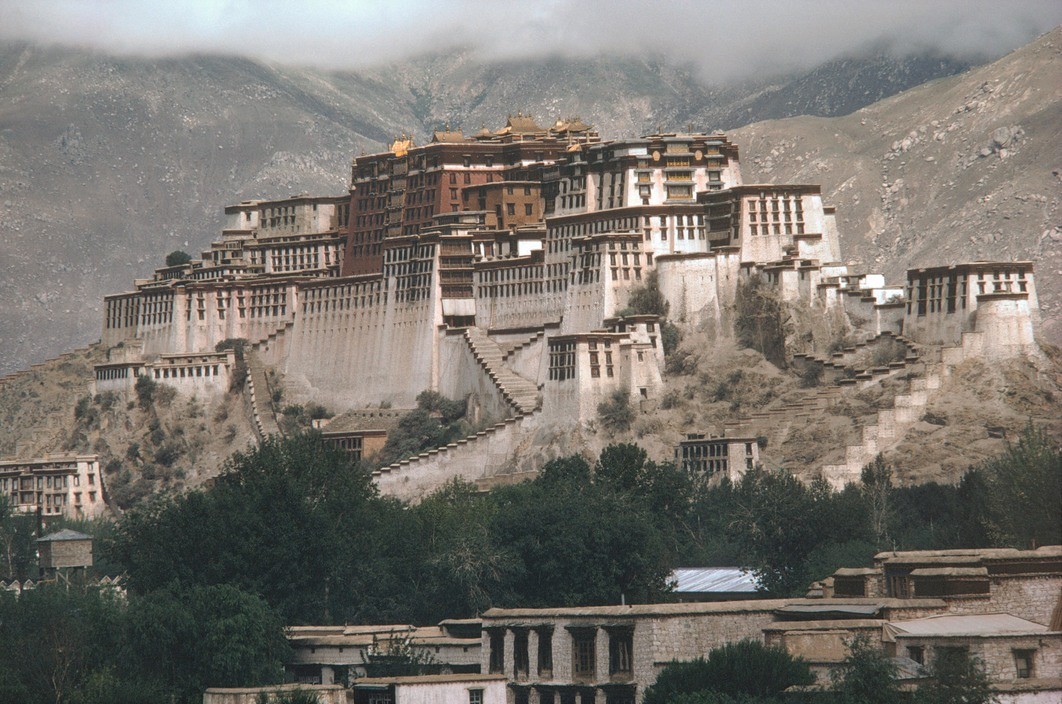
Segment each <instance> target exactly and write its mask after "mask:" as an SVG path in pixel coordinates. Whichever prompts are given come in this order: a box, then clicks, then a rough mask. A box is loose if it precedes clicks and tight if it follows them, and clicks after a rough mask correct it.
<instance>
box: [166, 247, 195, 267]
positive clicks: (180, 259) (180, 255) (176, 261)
mask: <svg viewBox="0 0 1062 704" xmlns="http://www.w3.org/2000/svg"><path fill="white" fill-rule="evenodd" d="M190 261H192V255H191V254H189V253H188V252H184V251H182V250H180V249H175V250H174V251H172V252H170V253H169V254H167V255H166V266H182V265H184V264H187V263H188V262H190Z"/></svg>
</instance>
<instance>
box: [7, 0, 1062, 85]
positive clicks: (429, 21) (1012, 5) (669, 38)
mask: <svg viewBox="0 0 1062 704" xmlns="http://www.w3.org/2000/svg"><path fill="white" fill-rule="evenodd" d="M1060 22H1062V0H674V1H673V2H660V1H655V0H634V1H632V0H504V1H503V0H345V1H344V0H0V40H3V39H9V40H10V39H15V40H29V41H34V42H43V43H56V44H63V45H72V46H80V47H94V48H98V49H101V50H104V51H107V52H114V53H133V54H149V55H174V54H182V53H188V52H209V53H225V54H241V55H245V56H251V57H254V58H261V59H267V60H272V61H278V62H281V63H286V64H309V65H316V66H322V67H327V68H357V67H360V66H366V65H372V64H378V63H381V62H385V61H389V60H393V59H399V58H403V57H405V56H408V55H411V54H415V53H423V52H425V51H431V50H437V49H449V48H454V47H457V46H470V47H475V48H476V49H478V50H480V51H481V52H482V53H483V54H484V55H485V56H488V57H491V58H523V57H527V56H545V55H549V54H558V53H560V54H565V55H569V56H572V55H574V56H589V55H596V54H599V53H633V52H641V53H645V52H656V53H662V54H665V55H667V56H669V57H670V58H672V59H676V60H679V61H684V62H691V63H693V64H694V65H695V66H697V67H699V68H700V69H701V73H702V75H703V77H704V78H706V79H709V80H712V79H716V80H722V79H727V78H734V77H741V76H743V75H746V74H748V73H751V72H757V71H775V70H790V69H799V68H806V67H808V66H812V65H815V64H818V63H820V62H822V61H824V60H827V59H831V58H835V57H838V56H843V55H846V54H850V53H853V52H856V51H860V50H863V49H865V48H867V47H875V48H888V49H890V50H892V51H895V52H901V53H902V52H907V51H913V50H923V49H926V48H928V47H932V48H935V49H938V50H939V51H940V52H942V53H944V54H947V55H951V56H957V57H960V58H971V57H975V58H976V57H980V58H986V57H988V58H992V57H995V56H998V55H1000V54H1003V53H1005V52H1006V51H1009V50H1011V49H1014V48H1017V47H1018V46H1021V45H1022V44H1024V43H1026V42H1028V41H1030V40H1031V39H1032V38H1034V37H1036V36H1037V35H1039V34H1042V33H1044V32H1046V31H1048V30H1050V29H1051V28H1052V27H1054V26H1056V25H1057V24H1059V23H1060Z"/></svg>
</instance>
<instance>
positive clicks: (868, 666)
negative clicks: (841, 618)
mask: <svg viewBox="0 0 1062 704" xmlns="http://www.w3.org/2000/svg"><path fill="white" fill-rule="evenodd" d="M847 645H848V655H846V656H845V659H844V661H843V662H842V663H841V666H840V668H838V669H837V670H835V671H834V673H833V686H834V691H835V692H836V693H837V704H894V702H896V701H898V700H899V699H900V688H899V685H898V680H897V673H896V664H895V663H894V662H893V661H892V660H891V659H890V658H889V657H888V656H886V655H885V652H884V651H882V650H881V648H875V647H874V646H873V645H872V644H871V642H870V638H868V637H867V636H865V635H860V636H857V637H855V638H853V639H852V640H851V641H849V642H848V644H847Z"/></svg>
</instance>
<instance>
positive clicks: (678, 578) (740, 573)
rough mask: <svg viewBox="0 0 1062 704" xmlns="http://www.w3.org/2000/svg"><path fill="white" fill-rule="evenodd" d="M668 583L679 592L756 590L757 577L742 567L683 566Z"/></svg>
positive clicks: (700, 592) (670, 577)
mask: <svg viewBox="0 0 1062 704" xmlns="http://www.w3.org/2000/svg"><path fill="white" fill-rule="evenodd" d="M668 584H672V585H674V591H675V592H676V593H678V594H682V593H690V592H693V593H698V594H704V593H713V592H755V591H756V578H755V577H754V576H752V574H750V573H749V572H746V571H745V570H743V569H741V568H740V567H683V568H679V569H677V570H674V571H673V572H672V573H671V576H669V577H668Z"/></svg>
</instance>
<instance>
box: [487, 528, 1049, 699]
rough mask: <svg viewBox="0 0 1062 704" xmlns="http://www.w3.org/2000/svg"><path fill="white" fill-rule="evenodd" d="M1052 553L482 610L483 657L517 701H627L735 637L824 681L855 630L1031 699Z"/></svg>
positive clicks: (895, 564)
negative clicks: (947, 661)
mask: <svg viewBox="0 0 1062 704" xmlns="http://www.w3.org/2000/svg"><path fill="white" fill-rule="evenodd" d="M1060 556H1062V546H1049V547H1044V548H1040V549H1038V550H1000V549H981V550H961V551H960V550H956V551H933V552H918V551H914V552H893V553H882V554H880V555H878V556H877V557H876V558H875V566H874V567H873V568H868V569H866V570H840V571H838V573H836V574H835V575H834V576H833V577H832V579H831V580H827V582H828V584H827V586H826V589H825V592H826V593H825V594H823V593H822V592H819V596H817V597H814V598H802V599H762V600H756V601H750V600H736V601H721V602H700V603H697V602H693V603H677V604H676V603H669V604H642V605H619V606H593V607H571V608H547V609H497V608H496V609H490V610H488V611H487V612H486V613H484V614H483V617H482V622H483V637H482V640H483V645H482V669H483V671H484V672H486V673H490V674H499V675H504V676H505V677H506V678H507V680H508V682H509V689H510V696H511V699H510V701H511V702H515V703H516V704H523V703H527V704H588V703H590V702H593V703H594V704H602V703H604V704H634V703H635V702H639V701H640V700H641V697H642V695H643V694H644V691H645V689H646V687H648V686H649V685H651V684H652V683H653V682H654V681H655V680H656V678H657V675H658V674H659V673H660V670H661V669H662V668H663V667H664V666H665V665H666V664H667V663H668V662H670V661H672V660H691V659H694V658H697V657H702V656H704V655H706V654H707V653H708V652H709V651H710V650H711V649H712V648H715V647H718V646H721V645H723V644H724V643H727V642H732V641H737V640H741V639H744V638H752V639H756V640H762V641H764V642H765V643H767V644H770V645H781V646H783V647H785V648H786V649H787V650H788V651H789V652H790V653H792V654H793V655H795V656H799V657H801V658H803V659H804V660H805V661H807V662H808V663H809V665H810V666H811V668H812V671H813V672H815V673H816V675H817V676H818V677H819V679H820V681H822V682H828V681H829V680H828V678H829V673H830V672H831V671H832V670H833V669H834V668H835V667H836V666H837V665H839V664H840V663H841V661H842V660H843V659H844V658H845V656H846V655H847V643H848V642H850V640H851V639H852V638H853V637H854V636H857V635H865V636H868V637H869V638H870V639H871V642H872V643H875V644H877V645H878V646H879V647H881V648H882V649H883V650H884V651H885V652H887V653H888V654H890V655H893V656H900V657H904V658H908V659H910V660H913V661H914V662H915V663H916V665H917V664H924V665H928V664H930V663H931V662H932V658H934V657H936V656H937V655H938V654H939V652H940V649H945V648H964V649H966V651H967V652H968V653H969V654H971V655H975V656H977V657H979V658H981V659H982V660H984V662H985V664H986V667H987V671H988V674H989V676H990V679H991V680H992V682H993V683H994V685H995V686H997V687H998V688H999V689H1000V691H1005V692H1009V693H1011V694H1012V695H1013V697H1012V699H1011V701H1029V702H1034V701H1041V700H1039V699H1036V697H1038V696H1040V695H1041V694H1044V693H1047V694H1048V695H1054V694H1056V693H1058V692H1062V679H1060V677H1059V673H1060V670H1059V659H1060V657H1062V656H1060V648H1062V564H1060V562H1059V558H1060ZM928 564H934V565H940V564H951V565H958V567H953V568H951V569H954V570H956V571H955V572H954V574H951V573H949V574H944V575H942V574H940V573H939V572H938V568H935V567H926V565H928ZM973 565H976V567H975V566H973ZM922 570H929V572H928V573H926V572H921V571H922ZM971 570H977V571H978V572H977V574H976V575H973V574H972V573H971ZM970 577H974V578H975V579H974V581H975V582H977V584H976V585H972V584H970V580H969V578H970ZM942 578H943V582H941V579H942ZM923 579H928V580H930V581H926V582H923V581H922V580H923ZM942 584H943V585H944V586H941V585H942ZM859 585H861V586H862V588H863V592H864V593H862V594H857V593H856V592H858V591H859V589H858V588H857V586H859ZM920 585H921V592H920V591H919V589H920ZM930 585H932V586H930ZM838 589H839V590H840V592H841V593H838ZM1008 696H1009V695H1008Z"/></svg>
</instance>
